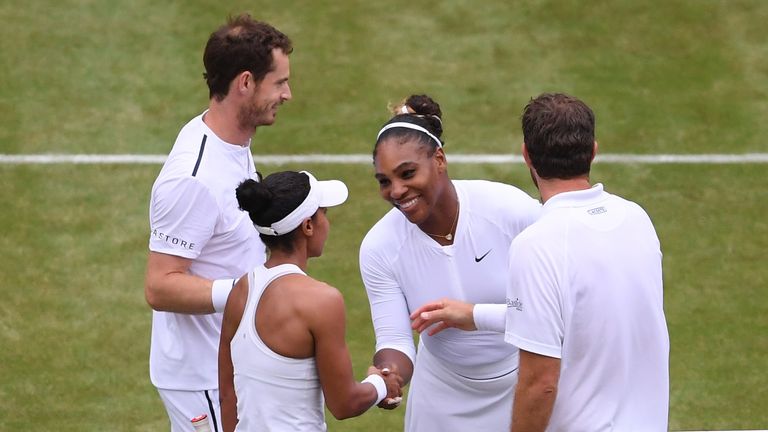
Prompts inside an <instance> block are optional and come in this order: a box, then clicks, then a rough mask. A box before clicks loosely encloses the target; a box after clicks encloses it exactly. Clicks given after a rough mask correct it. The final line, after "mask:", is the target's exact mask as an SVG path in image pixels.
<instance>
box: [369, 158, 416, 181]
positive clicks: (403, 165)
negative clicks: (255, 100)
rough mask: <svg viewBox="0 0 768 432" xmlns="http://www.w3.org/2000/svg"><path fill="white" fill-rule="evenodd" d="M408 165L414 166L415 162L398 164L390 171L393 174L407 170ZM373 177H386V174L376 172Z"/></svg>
mask: <svg viewBox="0 0 768 432" xmlns="http://www.w3.org/2000/svg"><path fill="white" fill-rule="evenodd" d="M408 165H416V162H414V161H410V160H408V161H405V162H402V163H400V165H398V166H396V167H395V169H393V170H392V171H393V172H398V171H402V170H404V169H405V168H407V166H408ZM373 176H374V177H376V178H379V177H386V174H382V173H379V172H377V173H375V174H374V175H373Z"/></svg>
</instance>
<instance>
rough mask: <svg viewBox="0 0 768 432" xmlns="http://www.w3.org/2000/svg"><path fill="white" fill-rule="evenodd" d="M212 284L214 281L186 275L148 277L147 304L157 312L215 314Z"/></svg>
mask: <svg viewBox="0 0 768 432" xmlns="http://www.w3.org/2000/svg"><path fill="white" fill-rule="evenodd" d="M212 284H213V281H210V280H208V279H204V278H201V277H197V276H192V275H190V274H185V273H169V274H162V275H155V276H148V277H147V281H146V290H145V292H146V297H147V303H149V305H150V306H151V307H152V309H154V310H157V311H166V312H180V313H188V314H208V313H213V312H215V310H214V307H213V300H212V297H211V293H212Z"/></svg>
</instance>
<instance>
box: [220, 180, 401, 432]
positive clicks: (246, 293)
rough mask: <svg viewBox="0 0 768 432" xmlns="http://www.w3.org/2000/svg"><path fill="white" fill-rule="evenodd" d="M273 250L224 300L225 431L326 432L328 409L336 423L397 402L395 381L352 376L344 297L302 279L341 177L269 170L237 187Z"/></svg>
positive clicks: (321, 240) (340, 196)
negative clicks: (261, 177) (385, 401)
mask: <svg viewBox="0 0 768 432" xmlns="http://www.w3.org/2000/svg"><path fill="white" fill-rule="evenodd" d="M236 193H237V201H238V203H239V205H240V208H241V209H243V210H245V211H247V212H248V213H249V215H250V218H251V220H252V221H253V223H254V225H255V226H256V230H257V231H258V232H259V234H260V237H261V239H262V241H263V242H264V244H265V245H266V246H267V249H268V251H269V258H268V259H267V261H266V262H265V263H264V265H262V266H258V267H256V268H255V269H254V270H253V271H251V272H250V273H248V274H247V275H245V276H243V277H242V278H241V279H240V280H239V282H237V284H236V285H235V287H234V289H233V290H232V293H231V294H230V296H229V299H228V301H227V305H226V308H225V311H224V322H223V324H222V332H221V343H220V346H219V386H220V392H221V399H222V401H221V412H222V423H223V426H224V430H225V431H227V432H231V431H234V430H237V431H288V430H291V431H325V430H326V424H325V410H324V407H323V401H324V400H325V403H327V405H328V409H329V410H330V411H331V413H332V414H333V415H334V417H336V418H338V419H343V418H348V417H353V416H357V415H360V414H362V413H363V412H365V411H366V410H367V409H368V408H370V407H372V406H374V405H376V404H378V403H379V402H380V401H381V400H382V399H384V398H385V397H387V396H388V397H389V398H396V397H399V396H400V395H401V393H400V386H401V382H402V380H401V379H400V377H399V376H398V375H397V374H391V373H390V374H387V376H383V375H382V373H381V371H379V370H378V369H376V368H374V367H370V368H369V369H368V374H369V375H368V377H367V378H366V379H365V380H363V382H357V381H355V379H354V375H353V371H352V362H351V360H350V356H349V350H348V349H347V345H346V342H345V340H344V335H345V325H346V324H345V321H346V317H345V311H344V299H343V298H342V295H341V293H340V292H339V291H338V290H337V289H336V288H334V287H332V286H330V285H328V284H326V283H323V282H320V281H318V280H315V279H313V278H311V277H310V276H308V275H306V273H305V270H306V267H307V261H308V260H309V258H311V257H318V256H320V255H321V254H322V252H323V246H324V245H325V241H326V239H327V238H328V231H329V229H330V223H329V221H328V218H327V216H326V211H327V208H328V207H332V206H336V205H339V204H341V203H343V202H344V201H345V200H346V199H347V194H348V192H347V187H346V185H344V183H342V182H341V181H338V180H328V181H318V180H316V179H315V177H314V176H312V174H310V173H308V172H305V171H302V172H294V171H284V172H279V173H274V174H271V175H269V176H267V177H266V178H264V180H263V181H262V182H256V181H254V180H246V181H245V182H243V183H242V184H240V186H238V188H237V191H236Z"/></svg>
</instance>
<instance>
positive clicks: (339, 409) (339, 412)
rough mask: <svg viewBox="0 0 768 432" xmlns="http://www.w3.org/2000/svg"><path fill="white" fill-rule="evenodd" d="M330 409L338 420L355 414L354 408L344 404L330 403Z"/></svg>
mask: <svg viewBox="0 0 768 432" xmlns="http://www.w3.org/2000/svg"><path fill="white" fill-rule="evenodd" d="M328 411H330V412H331V414H332V415H333V417H334V418H335V419H336V420H345V419H348V418H351V417H354V416H355V414H354V413H353V412H352V410H350V409H348V408H347V407H343V406H336V407H333V406H331V405H328Z"/></svg>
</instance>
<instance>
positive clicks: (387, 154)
mask: <svg viewBox="0 0 768 432" xmlns="http://www.w3.org/2000/svg"><path fill="white" fill-rule="evenodd" d="M429 151H430V149H429V147H428V146H425V145H424V144H421V143H419V142H418V141H414V140H406V141H402V140H399V139H396V138H392V139H387V140H384V141H381V142H380V143H379V145H378V148H377V151H376V157H375V159H374V168H375V170H376V173H375V177H376V180H377V181H378V182H379V193H380V194H381V197H382V198H383V199H384V200H386V201H389V202H390V203H392V205H393V206H395V207H396V208H397V209H399V210H400V211H401V212H402V213H403V215H405V217H406V218H407V219H408V220H409V221H410V222H411V223H413V224H416V225H419V226H423V225H424V224H429V223H430V221H431V220H433V219H434V217H435V209H436V206H437V204H438V203H439V201H440V199H441V198H442V194H443V191H444V190H445V188H446V184H449V183H450V180H449V179H448V176H447V173H446V163H445V154H444V153H443V151H442V149H437V150H435V152H434V153H433V154H432V155H430V154H429Z"/></svg>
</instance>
